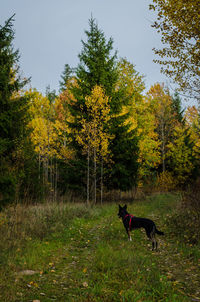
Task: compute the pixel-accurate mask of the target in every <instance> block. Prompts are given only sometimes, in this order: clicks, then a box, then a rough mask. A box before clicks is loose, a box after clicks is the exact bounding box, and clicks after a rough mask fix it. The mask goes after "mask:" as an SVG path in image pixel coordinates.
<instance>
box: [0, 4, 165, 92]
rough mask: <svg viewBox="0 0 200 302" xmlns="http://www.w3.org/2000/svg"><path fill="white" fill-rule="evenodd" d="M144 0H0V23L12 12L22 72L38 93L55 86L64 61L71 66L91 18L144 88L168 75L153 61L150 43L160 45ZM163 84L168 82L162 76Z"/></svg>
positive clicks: (151, 16) (153, 16)
mask: <svg viewBox="0 0 200 302" xmlns="http://www.w3.org/2000/svg"><path fill="white" fill-rule="evenodd" d="M150 3H151V1H150V0H137V1H136V0H135V1H134V0H123V1H122V0H73V1H71V0H57V1H56V0H0V24H1V25H3V24H4V22H5V21H6V20H7V19H8V18H9V17H11V16H12V15H13V14H16V15H15V22H14V29H15V42H14V45H15V47H16V48H18V49H19V51H20V55H21V57H20V67H21V71H22V72H23V75H24V76H26V77H31V86H32V87H33V88H36V89H37V90H39V91H41V92H43V93H44V91H45V89H46V87H47V85H50V88H51V89H56V91H57V92H58V89H59V80H60V76H61V73H62V71H63V70H64V65H65V64H66V63H68V64H69V65H70V66H71V67H76V66H77V64H78V62H79V60H78V54H79V53H80V51H81V48H82V44H81V39H83V40H86V36H85V33H84V31H85V30H86V29H88V28H89V25H88V20H89V18H90V17H91V14H92V15H93V17H94V18H95V19H96V20H97V22H98V25H99V28H100V29H102V30H103V32H104V33H105V36H106V38H107V40H108V39H109V38H110V37H112V38H113V40H114V44H113V46H114V49H115V50H117V51H118V56H119V57H126V58H127V59H128V61H130V62H131V63H133V64H134V65H136V70H137V71H139V72H140V73H141V74H143V75H144V76H145V83H146V87H147V89H149V88H150V86H151V85H152V84H154V83H156V82H167V81H168V80H167V79H166V78H165V77H164V76H163V75H162V74H160V67H159V66H158V65H157V64H155V63H153V58H155V56H154V53H153V51H152V48H153V47H159V46H161V42H160V37H159V35H158V34H157V33H156V31H155V30H154V29H153V28H151V23H152V22H153V21H154V19H155V15H153V13H152V12H151V11H149V9H148V7H149V4H150ZM168 84H169V81H168Z"/></svg>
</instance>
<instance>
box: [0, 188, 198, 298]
mask: <svg viewBox="0 0 200 302" xmlns="http://www.w3.org/2000/svg"><path fill="white" fill-rule="evenodd" d="M180 209H181V210H184V207H183V205H181V206H180V195H179V194H156V195H151V196H149V197H147V198H146V199H145V200H143V201H142V200H137V201H135V202H133V203H131V204H128V211H129V212H130V213H132V214H133V215H136V216H141V217H148V218H151V219H153V220H154V221H155V222H156V225H157V227H158V229H160V230H162V231H164V232H165V236H164V237H159V238H158V240H159V251H158V252H152V251H151V243H150V242H148V240H147V238H146V235H145V232H143V231H142V230H135V231H133V234H132V237H133V241H132V242H128V241H127V234H126V232H125V230H124V227H123V225H122V222H121V220H119V219H118V217H117V211H118V203H117V204H114V203H112V204H105V205H103V206H102V207H101V206H98V205H97V206H96V207H93V208H90V207H86V205H84V204H64V203H63V204H56V203H54V204H46V205H36V206H29V207H23V206H20V205H17V206H14V207H8V208H7V209H5V210H4V211H3V212H1V213H0V262H1V267H0V301H2V302H9V301H13V302H22V301H24V302H25V301H26V302H27V301H33V300H39V301H40V302H49V301H58V302H60V301H61V302H62V301H63V302H64V301H69V302H73V301H74V302H75V301H82V302H86V301H92V302H93V301H94V302H96V301H105V302H106V301H108V302H110V301H116V302H119V301H122V302H123V301H134V302H135V301H137V302H139V301H146V302H151V301H156V302H158V301H169V302H173V301H174V302H176V301H177V302H179V301H191V300H192V299H193V300H194V301H198V299H199V285H200V284H199V278H198V272H199V264H200V263H199V256H200V254H199V241H198V237H195V241H191V240H190V241H187V240H185V239H186V236H187V237H188V238H191V234H189V233H187V232H191V233H192V234H195V236H196V233H197V232H196V231H197V230H196V229H195V225H193V226H192V227H191V228H188V229H189V231H188V229H187V228H186V227H184V226H183V224H184V222H183V221H184V219H186V221H187V219H188V217H187V216H183V215H182V220H183V221H182V222H183V223H182V224H181V220H179V210H180ZM190 211H191V210H190ZM187 213H188V216H189V217H190V216H191V215H190V212H187ZM177 214H178V215H177ZM189 221H190V224H191V225H192V223H193V222H194V220H192V219H190V220H189ZM195 223H196V222H195ZM180 228H181V231H180ZM27 270H29V271H30V270H31V272H32V274H29V273H28V274H26V273H25V272H27ZM29 271H28V272H29Z"/></svg>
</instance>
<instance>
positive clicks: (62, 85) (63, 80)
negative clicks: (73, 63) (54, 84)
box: [59, 64, 73, 93]
mask: <svg viewBox="0 0 200 302" xmlns="http://www.w3.org/2000/svg"><path fill="white" fill-rule="evenodd" d="M72 73H73V69H72V68H71V67H70V66H69V64H65V67H64V70H63V72H62V74H61V80H60V81H59V85H60V90H59V91H60V93H62V92H63V91H64V90H66V88H67V82H68V80H69V79H70V77H71V76H72Z"/></svg>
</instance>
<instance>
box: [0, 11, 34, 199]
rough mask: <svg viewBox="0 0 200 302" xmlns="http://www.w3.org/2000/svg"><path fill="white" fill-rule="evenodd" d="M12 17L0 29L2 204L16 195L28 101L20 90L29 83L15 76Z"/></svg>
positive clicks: (16, 53) (15, 63) (17, 54)
mask: <svg viewBox="0 0 200 302" xmlns="http://www.w3.org/2000/svg"><path fill="white" fill-rule="evenodd" d="M13 17H14V16H12V17H11V18H9V19H8V20H7V21H6V22H5V25H4V26H0V133H1V136H0V166H1V169H0V191H1V192H2V200H4V202H5V201H6V200H9V199H10V198H14V195H15V186H16V171H15V169H14V167H15V164H16V161H17V159H16V154H15V155H14V152H15V151H16V150H17V148H19V146H20V141H21V140H22V139H23V136H24V134H25V127H24V125H25V119H26V112H27V110H26V102H27V100H26V98H25V97H23V96H22V95H21V94H20V89H21V88H22V87H23V86H24V85H25V84H26V83H27V81H28V80H22V79H21V78H20V76H19V73H18V71H19V67H18V65H17V63H18V60H19V51H18V50H14V49H13V45H12V42H13V39H14V31H13ZM11 166H12V167H11ZM2 202H3V201H2Z"/></svg>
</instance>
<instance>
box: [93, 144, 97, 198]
mask: <svg viewBox="0 0 200 302" xmlns="http://www.w3.org/2000/svg"><path fill="white" fill-rule="evenodd" d="M96 174H97V162H96V148H95V147H94V204H96V202H97V175H96Z"/></svg>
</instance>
